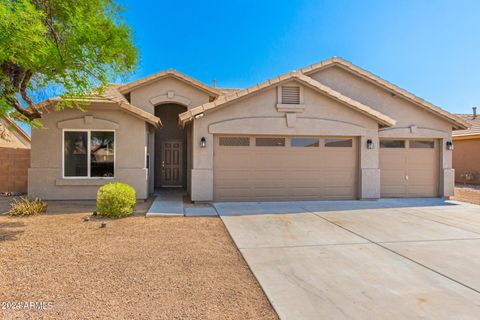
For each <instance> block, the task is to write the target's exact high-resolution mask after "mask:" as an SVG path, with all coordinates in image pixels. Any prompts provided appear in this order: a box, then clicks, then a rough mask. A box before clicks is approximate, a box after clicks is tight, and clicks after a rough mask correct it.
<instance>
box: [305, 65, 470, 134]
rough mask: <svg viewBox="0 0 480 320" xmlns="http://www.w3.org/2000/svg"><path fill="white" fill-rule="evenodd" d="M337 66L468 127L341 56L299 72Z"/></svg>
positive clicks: (457, 125)
mask: <svg viewBox="0 0 480 320" xmlns="http://www.w3.org/2000/svg"><path fill="white" fill-rule="evenodd" d="M335 65H337V66H339V67H341V68H343V69H345V70H347V71H350V72H352V73H354V74H356V75H358V76H360V77H362V78H364V79H366V80H368V81H370V82H373V83H375V84H377V85H378V86H380V87H383V88H385V89H387V90H389V91H390V92H392V93H394V94H396V95H399V96H401V97H403V98H404V99H406V100H407V101H410V102H412V103H414V104H416V105H418V106H420V107H422V108H424V109H426V110H428V111H430V112H432V113H434V114H436V115H438V116H440V117H441V118H444V119H445V120H447V121H449V122H450V123H452V124H454V125H455V127H454V128H455V129H467V128H468V124H467V123H466V122H465V120H463V119H462V118H459V117H457V116H455V115H453V114H451V113H449V112H447V111H445V110H443V109H441V108H439V107H437V106H435V105H433V104H432V103H430V102H428V101H425V100H423V99H422V98H419V97H417V96H415V95H414V94H412V93H410V92H408V91H406V90H404V89H402V88H400V87H397V86H396V85H394V84H393V83H390V82H388V81H387V80H384V79H382V78H380V77H378V76H376V75H374V74H373V73H371V72H368V71H366V70H364V69H362V68H360V67H358V66H356V65H354V64H353V63H351V62H349V61H346V60H344V59H342V58H339V57H333V58H330V59H328V60H324V61H322V62H319V63H316V64H312V65H310V66H308V67H305V68H302V69H300V72H302V73H303V74H306V75H309V74H312V73H314V72H317V71H319V70H321V69H325V68H329V67H332V66H335Z"/></svg>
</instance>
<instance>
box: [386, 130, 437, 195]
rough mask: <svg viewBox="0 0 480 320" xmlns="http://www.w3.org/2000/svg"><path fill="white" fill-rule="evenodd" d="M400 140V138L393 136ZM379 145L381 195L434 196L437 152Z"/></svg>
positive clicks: (435, 192) (419, 148)
mask: <svg viewBox="0 0 480 320" xmlns="http://www.w3.org/2000/svg"><path fill="white" fill-rule="evenodd" d="M395 140H402V139H395ZM403 141H405V144H404V148H380V181H381V182H380V183H381V196H382V197H437V196H438V190H439V186H438V185H439V166H440V153H439V149H438V143H437V142H434V143H433V144H432V145H434V148H421V147H417V148H410V147H409V144H410V142H411V141H412V140H405V139H403Z"/></svg>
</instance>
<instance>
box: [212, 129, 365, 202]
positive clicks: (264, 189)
mask: <svg viewBox="0 0 480 320" xmlns="http://www.w3.org/2000/svg"><path fill="white" fill-rule="evenodd" d="M357 163H358V146H357V140H356V138H354V137H282V136H278V137H273V136H215V148H214V199H215V201H232V200H233V201H242V200H259V201H260V200H287V199H293V200H295V199H355V198H357V181H358V180H357V175H358V165H357Z"/></svg>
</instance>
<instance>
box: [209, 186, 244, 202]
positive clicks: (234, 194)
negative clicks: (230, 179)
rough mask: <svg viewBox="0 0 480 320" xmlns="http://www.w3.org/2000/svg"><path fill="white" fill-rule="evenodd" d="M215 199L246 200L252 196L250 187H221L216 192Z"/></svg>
mask: <svg viewBox="0 0 480 320" xmlns="http://www.w3.org/2000/svg"><path fill="white" fill-rule="evenodd" d="M216 197H217V201H224V200H238V201H242V200H248V199H250V198H251V197H252V192H251V190H250V188H221V189H219V190H218V193H217V194H216Z"/></svg>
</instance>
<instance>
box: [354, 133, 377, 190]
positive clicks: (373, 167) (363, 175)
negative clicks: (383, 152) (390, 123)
mask: <svg viewBox="0 0 480 320" xmlns="http://www.w3.org/2000/svg"><path fill="white" fill-rule="evenodd" d="M369 139H371V140H372V141H373V143H374V148H373V149H368V148H367V140H369ZM359 140H360V141H359V143H360V146H359V152H360V159H359V161H360V173H359V174H360V177H359V178H360V181H359V198H360V199H378V198H380V168H379V139H378V131H375V130H368V131H367V135H365V136H361V137H360V139H359Z"/></svg>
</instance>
